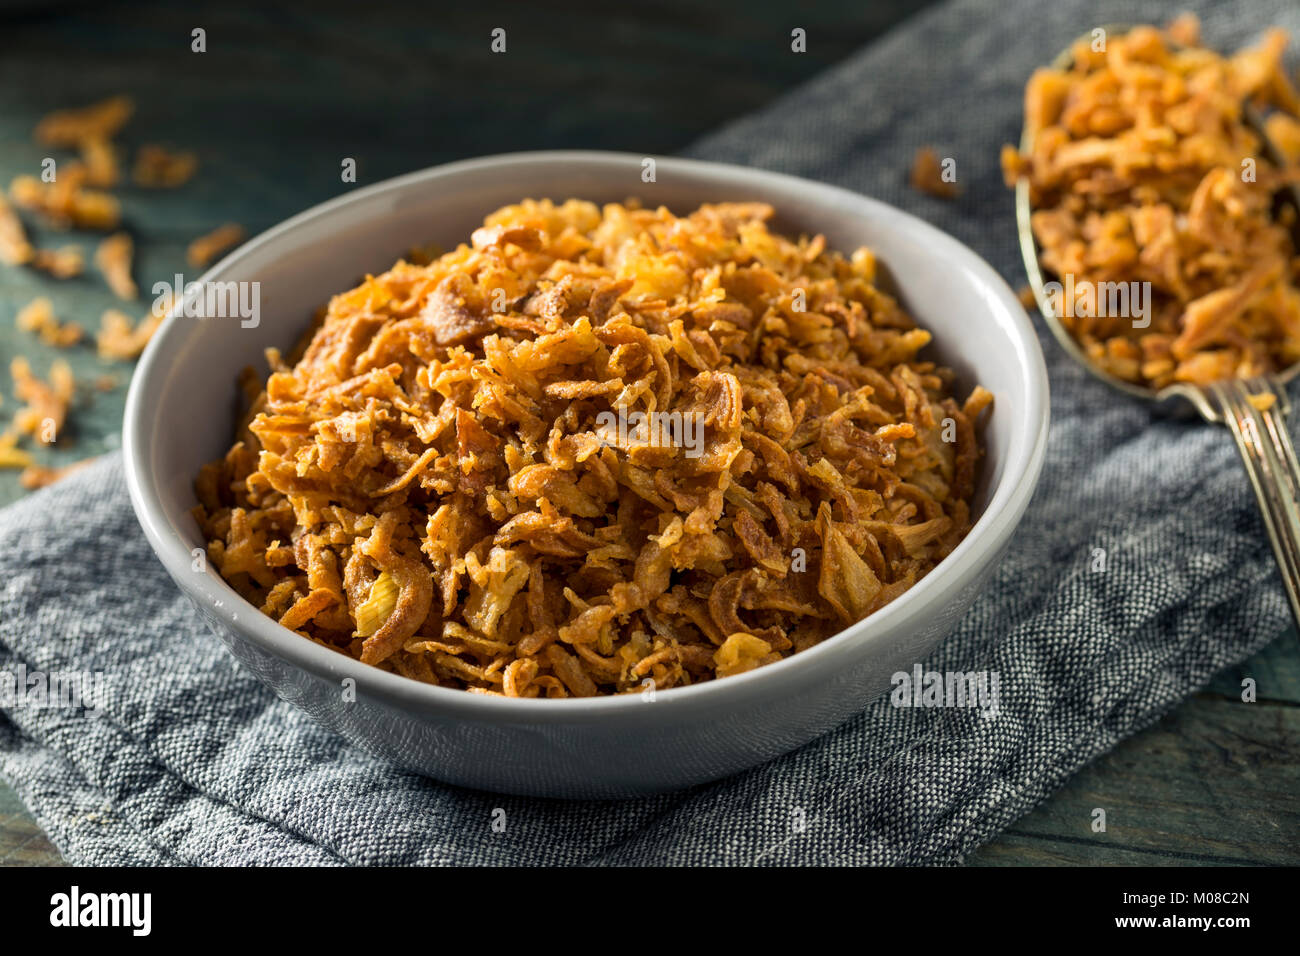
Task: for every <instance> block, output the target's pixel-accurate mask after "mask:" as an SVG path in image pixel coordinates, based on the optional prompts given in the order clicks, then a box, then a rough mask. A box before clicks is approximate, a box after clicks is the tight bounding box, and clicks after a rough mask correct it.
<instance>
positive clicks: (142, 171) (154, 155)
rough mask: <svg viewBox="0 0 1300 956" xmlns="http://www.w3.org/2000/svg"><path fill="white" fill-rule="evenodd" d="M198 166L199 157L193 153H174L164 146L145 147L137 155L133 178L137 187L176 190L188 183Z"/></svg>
mask: <svg viewBox="0 0 1300 956" xmlns="http://www.w3.org/2000/svg"><path fill="white" fill-rule="evenodd" d="M198 166H199V160H198V157H197V156H195V155H194V154H193V153H190V152H178V153H173V152H171V151H169V150H167V149H165V148H164V147H162V146H155V145H145V146H141V147H140V149H139V150H138V151H137V152H136V154H135V168H134V169H133V170H132V174H131V176H132V178H133V179H134V180H135V184H136V185H137V186H146V187H149V188H152V189H174V188H176V187H177V186H182V185H184V184H185V183H187V182H188V181H189V180H190V178H191V177H192V176H193V175H194V171H195V170H196V169H198Z"/></svg>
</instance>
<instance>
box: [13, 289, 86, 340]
mask: <svg viewBox="0 0 1300 956" xmlns="http://www.w3.org/2000/svg"><path fill="white" fill-rule="evenodd" d="M15 321H16V323H17V325H18V328H20V329H22V330H23V331H24V332H35V333H36V334H37V335H39V336H40V337H41V341H42V342H44V343H45V344H46V345H52V346H54V347H56V348H67V347H68V346H71V345H76V344H77V343H78V342H80V341H81V336H82V330H81V326H79V325H75V324H73V323H71V322H68V323H60V322H59V320H58V319H57V318H56V317H55V315H54V306H53V305H52V304H51V302H50V300H49V299H47V298H45V297H44V296H41V297H40V298H38V299H33V300H32V301H31V302H29V303H27V305H25V306H23V308H21V309H20V310H19V311H18V315H17V316H16V318H15Z"/></svg>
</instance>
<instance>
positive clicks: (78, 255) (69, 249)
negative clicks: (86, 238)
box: [30, 245, 86, 279]
mask: <svg viewBox="0 0 1300 956" xmlns="http://www.w3.org/2000/svg"><path fill="white" fill-rule="evenodd" d="M30 265H31V267H32V268H33V269H40V270H41V271H42V272H46V273H49V275H50V276H52V277H53V278H55V279H71V278H73V277H74V276H79V275H81V273H82V272H83V271H84V270H85V268H86V257H85V256H84V255H83V254H82V252H81V247H80V246H72V245H68V246H60V247H59V248H57V249H37V250H36V252H35V253H34V254H33V255H32V261H31V263H30Z"/></svg>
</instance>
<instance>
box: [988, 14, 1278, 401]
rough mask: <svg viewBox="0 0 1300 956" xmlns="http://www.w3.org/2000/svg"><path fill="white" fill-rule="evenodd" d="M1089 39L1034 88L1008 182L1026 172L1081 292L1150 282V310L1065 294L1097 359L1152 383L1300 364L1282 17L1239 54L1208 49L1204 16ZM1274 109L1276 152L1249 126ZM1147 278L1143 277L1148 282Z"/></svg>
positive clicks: (1075, 326) (1269, 118)
mask: <svg viewBox="0 0 1300 956" xmlns="http://www.w3.org/2000/svg"><path fill="white" fill-rule="evenodd" d="M1104 41H1105V42H1104V43H1100V42H1098V40H1097V39H1088V38H1085V39H1083V40H1080V41H1079V42H1077V43H1076V44H1075V45H1074V47H1073V48H1072V50H1071V53H1072V59H1073V66H1072V67H1071V68H1069V69H1065V70H1057V69H1041V70H1038V71H1037V72H1035V73H1034V75H1033V76H1032V77H1031V78H1030V80H1029V84H1028V86H1027V88H1026V90H1025V125H1026V129H1027V130H1028V132H1029V133H1030V135H1031V136H1032V137H1033V147H1032V149H1031V151H1030V152H1029V153H1028V154H1025V155H1021V154H1019V153H1018V152H1017V151H1016V150H1015V149H1014V148H1012V147H1010V146H1007V147H1004V149H1003V157H1002V160H1003V168H1004V172H1005V175H1006V178H1007V182H1008V184H1009V185H1014V184H1015V183H1016V182H1017V181H1020V180H1022V179H1023V180H1027V181H1028V183H1029V187H1030V197H1031V203H1032V205H1033V207H1034V209H1035V210H1036V211H1035V212H1034V214H1033V217H1032V224H1033V230H1034V235H1035V238H1036V239H1037V240H1038V243H1039V245H1040V246H1041V247H1042V261H1043V264H1044V265H1045V266H1046V267H1047V268H1048V269H1049V270H1050V271H1051V272H1053V273H1055V274H1056V276H1058V277H1061V278H1063V279H1064V278H1065V277H1067V276H1068V277H1069V278H1070V280H1071V283H1070V284H1069V285H1067V286H1066V288H1073V289H1075V290H1076V295H1078V296H1081V297H1082V296H1083V295H1084V294H1087V295H1091V296H1093V297H1094V298H1095V299H1100V298H1101V293H1099V292H1098V291H1097V290H1098V289H1100V288H1103V287H1106V286H1109V287H1110V288H1112V289H1113V288H1115V286H1116V285H1117V284H1123V285H1124V286H1130V285H1132V284H1135V283H1140V284H1146V287H1147V288H1149V290H1150V301H1149V302H1148V303H1147V307H1146V314H1145V315H1143V316H1140V317H1136V316H1134V315H1133V314H1131V310H1121V311H1119V313H1118V314H1115V313H1113V312H1112V313H1110V314H1103V313H1104V312H1105V310H1104V309H1101V308H1099V303H1098V302H1095V301H1094V302H1089V303H1087V304H1086V306H1085V307H1080V303H1065V302H1062V301H1059V298H1060V297H1059V296H1058V301H1055V302H1054V304H1053V309H1054V311H1055V312H1056V313H1057V314H1058V315H1060V316H1061V321H1062V323H1063V324H1064V325H1065V326H1066V327H1067V328H1068V329H1069V330H1070V332H1071V334H1072V335H1073V336H1074V337H1075V339H1077V340H1078V342H1079V344H1080V345H1081V346H1082V348H1083V349H1084V351H1085V352H1086V353H1087V355H1088V356H1089V358H1090V359H1091V360H1092V361H1093V362H1095V363H1097V364H1098V365H1100V366H1101V367H1102V368H1104V369H1105V370H1106V371H1108V372H1110V373H1111V374H1113V375H1116V376H1118V377H1119V378H1122V379H1125V380H1127V381H1131V382H1135V383H1138V384H1142V385H1147V386H1151V387H1154V388H1162V387H1164V386H1166V385H1169V384H1171V383H1173V382H1194V383H1199V384H1206V383H1209V382H1214V381H1219V380H1222V379H1228V378H1234V377H1251V376H1254V375H1260V374H1264V373H1268V372H1274V371H1279V370H1281V369H1283V368H1286V367H1287V366H1289V365H1291V364H1293V363H1294V362H1296V361H1300V258H1298V257H1297V256H1296V247H1295V243H1294V242H1293V240H1292V234H1291V233H1292V228H1293V226H1294V223H1295V211H1294V209H1292V208H1290V207H1283V208H1281V209H1280V210H1278V209H1277V208H1276V199H1277V197H1278V194H1279V191H1280V190H1282V189H1284V188H1286V187H1288V186H1289V185H1290V184H1292V183H1295V182H1296V181H1297V180H1300V165H1297V164H1300V119H1298V117H1300V96H1297V93H1296V90H1295V87H1294V86H1293V85H1292V83H1291V81H1290V80H1289V79H1288V78H1287V76H1286V74H1285V72H1284V71H1283V66H1282V56H1283V52H1284V50H1285V48H1286V43H1287V37H1286V34H1285V33H1284V32H1283V31H1281V30H1270V31H1269V32H1268V33H1267V34H1266V35H1265V37H1264V39H1263V40H1262V41H1261V42H1260V44H1259V45H1258V46H1256V47H1254V48H1252V49H1248V50H1243V51H1242V52H1240V53H1237V54H1236V55H1234V56H1231V57H1224V56H1220V55H1219V54H1217V53H1215V52H1213V51H1211V50H1207V49H1204V48H1202V47H1200V46H1199V45H1198V44H1199V42H1200V35H1199V27H1198V24H1197V21H1196V19H1195V17H1193V16H1191V15H1185V16H1183V17H1180V18H1179V19H1178V20H1176V21H1175V22H1174V23H1173V24H1172V25H1171V26H1170V28H1169V29H1168V31H1167V32H1162V31H1160V30H1157V29H1156V28H1155V27H1149V26H1143V27H1136V28H1134V29H1133V30H1132V31H1131V32H1130V33H1128V34H1127V35H1123V36H1111V37H1105V38H1104ZM1247 107H1250V108H1253V109H1255V110H1257V111H1258V112H1259V114H1260V115H1261V117H1262V118H1263V122H1264V126H1265V129H1266V131H1267V135H1268V137H1269V139H1270V140H1272V142H1273V144H1274V145H1275V146H1276V147H1277V148H1278V151H1279V153H1280V156H1279V157H1278V160H1279V162H1277V163H1275V162H1273V161H1271V160H1270V158H1269V157H1268V155H1266V151H1265V150H1264V149H1263V145H1262V140H1261V137H1260V136H1259V135H1258V134H1257V133H1256V132H1255V130H1254V129H1252V125H1251V124H1250V123H1248V122H1247V116H1246V112H1245V110H1246V109H1247ZM1139 288H1140V287H1139Z"/></svg>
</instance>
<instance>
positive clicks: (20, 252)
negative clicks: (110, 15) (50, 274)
mask: <svg viewBox="0 0 1300 956" xmlns="http://www.w3.org/2000/svg"><path fill="white" fill-rule="evenodd" d="M35 254H36V250H35V249H34V248H33V247H32V244H31V243H30V242H28V241H27V230H25V229H24V228H23V221H22V220H21V219H19V218H18V214H17V213H16V212H14V209H13V207H12V206H11V205H9V201H8V200H7V199H5V197H4V196H3V195H0V262H3V263H4V264H5V265H10V266H22V265H26V264H27V263H29V262H31V261H32V256H34V255H35Z"/></svg>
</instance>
